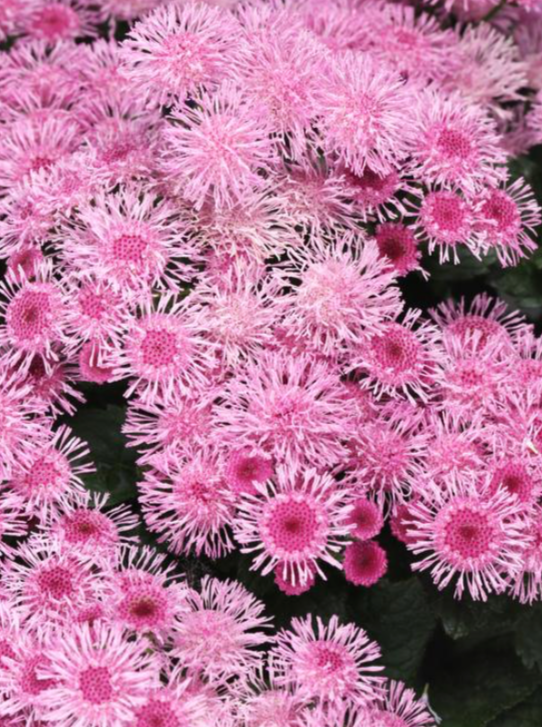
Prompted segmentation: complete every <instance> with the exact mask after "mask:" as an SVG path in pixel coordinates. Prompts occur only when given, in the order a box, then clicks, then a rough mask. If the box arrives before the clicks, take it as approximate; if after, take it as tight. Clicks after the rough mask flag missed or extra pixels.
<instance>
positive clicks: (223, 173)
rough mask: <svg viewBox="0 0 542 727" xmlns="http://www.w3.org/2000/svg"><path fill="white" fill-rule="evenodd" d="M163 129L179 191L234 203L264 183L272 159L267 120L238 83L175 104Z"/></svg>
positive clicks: (197, 200) (200, 200) (197, 201)
mask: <svg viewBox="0 0 542 727" xmlns="http://www.w3.org/2000/svg"><path fill="white" fill-rule="evenodd" d="M170 120H171V122H172V123H170V124H169V126H168V127H167V128H166V129H165V131H164V140H165V146H164V149H163V152H162V169H163V171H164V172H165V173H166V175H167V176H168V177H169V178H170V179H171V180H172V182H173V183H174V184H175V187H176V188H177V189H178V191H179V193H180V195H181V196H182V197H184V198H185V199H187V200H189V201H190V202H192V203H193V204H194V206H195V207H196V209H198V210H199V209H201V208H202V207H203V205H204V203H205V202H206V201H211V202H213V203H214V204H215V205H216V206H217V207H219V208H221V209H222V208H224V207H225V208H228V207H232V206H235V205H236V204H238V203H239V202H240V201H241V200H243V199H244V198H246V196H247V195H250V194H252V192H253V191H254V190H257V189H261V188H262V185H263V183H264V180H263V177H262V175H261V174H260V173H259V172H261V171H262V170H264V171H267V172H268V171H269V170H270V169H271V167H272V163H273V161H274V160H273V152H272V148H271V139H270V138H269V133H270V128H269V121H268V120H267V119H266V117H265V115H264V114H263V113H262V112H261V110H260V109H259V108H258V107H253V106H252V105H251V104H250V102H249V101H248V100H247V97H246V95H245V94H243V93H242V92H241V91H240V90H239V89H238V88H237V87H236V86H234V85H230V84H223V85H222V86H221V87H220V89H219V90H218V91H216V92H215V93H214V94H209V93H205V94H202V96H201V97H200V98H199V99H198V103H197V105H194V107H193V108H190V107H189V106H187V105H185V106H177V107H176V108H175V110H174V111H173V113H172V115H171V117H170Z"/></svg>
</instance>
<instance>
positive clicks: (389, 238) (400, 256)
mask: <svg viewBox="0 0 542 727" xmlns="http://www.w3.org/2000/svg"><path fill="white" fill-rule="evenodd" d="M375 240H376V244H377V245H378V250H379V252H380V254H381V255H382V256H383V257H386V258H387V259H388V260H389V262H390V263H391V265H392V267H393V268H395V271H396V272H397V275H399V276H401V277H402V276H404V275H408V273H410V272H411V271H412V270H421V268H420V260H421V257H422V253H421V250H420V249H419V243H418V240H417V239H416V237H415V236H414V232H413V230H412V229H411V228H410V227H407V226H406V225H403V224H401V223H400V222H384V223H383V224H381V225H378V227H377V228H376V233H375Z"/></svg>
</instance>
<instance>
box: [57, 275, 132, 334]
mask: <svg viewBox="0 0 542 727" xmlns="http://www.w3.org/2000/svg"><path fill="white" fill-rule="evenodd" d="M67 291H68V292H67V297H68V299H69V301H70V305H69V306H67V310H66V330H67V332H68V335H69V338H70V341H69V343H68V347H69V348H74V347H79V346H80V345H81V343H82V342H91V343H92V344H95V345H98V344H104V343H114V344H115V345H119V344H120V342H121V340H122V338H123V336H124V334H125V333H126V328H127V326H128V322H129V320H130V318H129V313H130V307H129V305H128V303H127V302H126V301H125V300H124V299H123V298H122V295H121V293H120V292H119V291H117V290H115V289H114V288H113V287H112V286H111V285H110V283H109V282H108V281H107V280H105V279H103V280H93V279H88V278H81V279H68V283H67Z"/></svg>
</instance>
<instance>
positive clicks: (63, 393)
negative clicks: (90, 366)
mask: <svg viewBox="0 0 542 727" xmlns="http://www.w3.org/2000/svg"><path fill="white" fill-rule="evenodd" d="M24 381H25V383H27V384H29V385H30V387H31V391H32V395H33V396H35V397H36V401H38V402H39V403H40V405H42V406H44V407H45V408H46V411H47V412H48V413H50V414H51V415H53V416H54V417H56V416H59V415H60V414H61V413H64V412H65V413H66V414H69V415H73V414H74V413H75V410H76V405H77V404H81V403H83V402H84V401H85V397H84V396H83V394H82V393H81V392H80V391H78V390H77V389H76V388H75V386H74V385H73V384H74V383H75V372H74V369H73V366H70V365H67V364H65V363H62V362H60V361H53V362H51V361H47V360H44V359H43V357H42V356H39V355H38V356H34V358H33V359H32V362H31V364H30V366H29V367H28V372H27V374H26V376H25V379H24Z"/></svg>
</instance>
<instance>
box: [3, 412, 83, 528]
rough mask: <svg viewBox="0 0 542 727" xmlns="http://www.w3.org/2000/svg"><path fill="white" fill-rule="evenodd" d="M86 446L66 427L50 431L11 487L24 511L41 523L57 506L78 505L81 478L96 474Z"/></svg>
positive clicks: (14, 479)
mask: <svg viewBox="0 0 542 727" xmlns="http://www.w3.org/2000/svg"><path fill="white" fill-rule="evenodd" d="M89 455H90V451H89V449H88V446H87V445H86V444H85V442H83V441H82V440H81V439H79V438H78V437H75V436H73V434H72V431H71V429H70V428H69V427H67V426H66V425H65V424H63V425H62V426H60V427H59V428H58V429H57V430H56V431H55V432H53V431H50V432H49V433H48V436H47V438H46V439H45V438H44V440H43V441H42V442H41V446H40V447H39V448H38V449H36V450H35V451H34V452H33V454H32V456H31V457H29V459H28V462H27V463H25V465H24V466H22V467H19V468H17V469H16V470H15V471H14V472H13V475H12V477H11V480H10V486H11V487H12V488H13V490H14V491H15V492H18V493H19V494H20V495H21V496H23V497H24V500H25V511H26V513H27V514H28V515H33V516H35V517H37V518H39V519H40V520H43V519H44V518H46V517H48V516H49V515H51V514H52V513H53V512H54V511H55V510H56V509H57V508H58V507H59V506H62V505H65V504H67V503H75V502H77V501H81V498H82V497H83V495H84V492H85V490H84V484H83V479H82V476H83V475H86V474H89V473H91V472H94V471H95V468H94V465H93V464H92V463H91V462H89V461H88V457H89Z"/></svg>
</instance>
